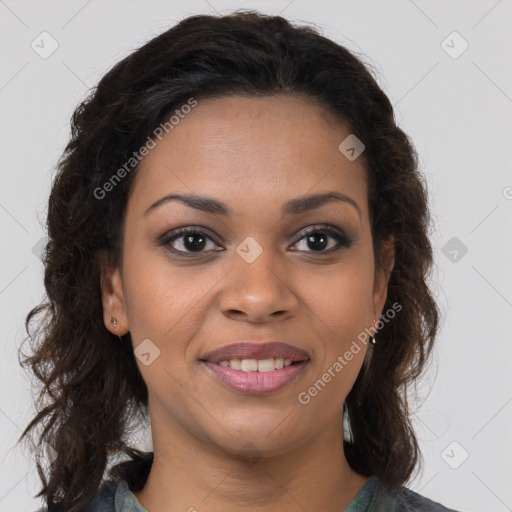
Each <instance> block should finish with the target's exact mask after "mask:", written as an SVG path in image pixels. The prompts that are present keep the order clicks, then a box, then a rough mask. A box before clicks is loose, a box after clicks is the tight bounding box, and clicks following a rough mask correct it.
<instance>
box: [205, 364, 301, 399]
mask: <svg viewBox="0 0 512 512" xmlns="http://www.w3.org/2000/svg"><path fill="white" fill-rule="evenodd" d="M203 364H204V365H205V367H206V368H207V369H208V370H209V373H210V374H211V375H213V376H215V377H216V378H218V379H219V380H220V381H221V382H222V383H224V384H226V385H227V386H228V387H230V388H231V389H234V390H235V391H240V392H242V393H245V394H247V395H265V394H268V393H272V392H274V391H279V390H280V389H281V388H283V387H284V386H286V385H287V384H288V383H290V382H292V381H293V380H296V379H297V378H298V377H299V375H300V374H301V373H302V372H303V370H304V368H305V367H306V366H307V364H308V361H301V362H297V363H294V364H292V365H291V366H285V367H284V368H281V369H280V370H273V371H271V372H264V373H260V372H244V371H242V370H234V369H233V368H229V367H225V366H221V365H220V364H217V363H211V362H209V361H203Z"/></svg>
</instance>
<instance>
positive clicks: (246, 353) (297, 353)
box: [200, 340, 309, 363]
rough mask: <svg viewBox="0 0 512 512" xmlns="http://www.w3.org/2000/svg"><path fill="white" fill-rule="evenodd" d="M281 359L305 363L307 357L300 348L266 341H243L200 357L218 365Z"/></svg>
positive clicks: (279, 342)
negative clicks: (241, 360)
mask: <svg viewBox="0 0 512 512" xmlns="http://www.w3.org/2000/svg"><path fill="white" fill-rule="evenodd" d="M270 358H274V359H276V358H283V359H291V360H292V361H307V360H309V356H308V354H307V352H306V351H305V350H303V349H301V348H298V347H295V346H293V345H289V344H288V343H283V342H281V341H268V342H265V343H261V342H257V341H251V340H244V341H239V342H236V343H232V344H230V345H224V346H223V347H220V348H217V349H215V350H212V351H210V352H207V353H206V354H204V355H203V356H201V357H200V359H201V360H203V361H209V362H211V363H219V362H221V361H229V360H230V359H270Z"/></svg>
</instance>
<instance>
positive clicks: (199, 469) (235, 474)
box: [135, 412, 367, 512]
mask: <svg viewBox="0 0 512 512" xmlns="http://www.w3.org/2000/svg"><path fill="white" fill-rule="evenodd" d="M152 425H153V423H152ZM152 428H154V429H155V428H156V427H154V426H152ZM166 432H167V435H166V437H167V439H168V440H169V442H165V438H164V437H162V436H160V435H158V434H161V433H163V432H154V433H153V439H154V440H155V439H158V440H159V442H158V443H155V442H154V461H153V465H152V467H151V471H150V474H149V476H148V479H147V482H146V484H145V486H144V488H143V489H142V490H141V491H139V492H136V493H135V496H136V498H137V500H138V501H139V503H140V504H141V505H142V506H143V507H144V508H145V509H146V510H148V511H149V512H164V511H165V512H168V511H169V510H187V511H191V512H194V510H197V511H198V512H200V511H201V510H205V509H206V510H209V511H212V512H221V511H222V512H231V511H235V510H237V511H238V510H240V509H241V508H242V507H243V508H244V509H245V510H248V511H258V512H270V511H275V510H282V509H284V510H287V511H290V512H304V510H323V511H326V512H331V511H332V512H339V511H340V510H343V509H344V508H345V507H346V506H348V504H349V503H350V502H351V501H352V500H353V499H354V497H355V496H356V494H357V493H358V492H359V490H360V489H361V487H362V486H363V485H364V483H365V482H366V480H367V477H364V476H362V475H359V474H357V473H355V472H354V471H353V470H352V469H351V468H350V466H349V464H348V463H347V461H346V458H345V455H344V452H343V436H342V433H343V417H342V415H341V412H340V414H339V415H337V416H336V417H335V418H333V420H332V422H330V423H329V424H328V425H327V426H326V428H325V429H324V431H323V432H320V433H319V434H318V435H317V436H316V437H315V438H314V439H312V440H310V441H309V442H307V443H305V444H302V445H301V446H300V447H299V448H297V449H296V450H292V451H289V452H287V453H283V454H280V455H277V456H272V457H265V456H261V455H260V454H259V453H257V452H254V453H252V454H250V453H249V452H248V455H247V456H245V457H242V456H240V455H238V454H237V455H233V454H228V453H226V451H225V450H222V449H220V448H217V447H215V446H213V444H212V443H206V442H205V441H204V440H201V439H199V438H198V437H197V436H194V435H193V434H191V433H190V432H183V431H182V432H179V434H180V435H179V436H176V434H178V432H173V435H171V436H170V435H169V430H168V425H166ZM155 434H157V435H155ZM178 438H179V442H178V441H177V439H178Z"/></svg>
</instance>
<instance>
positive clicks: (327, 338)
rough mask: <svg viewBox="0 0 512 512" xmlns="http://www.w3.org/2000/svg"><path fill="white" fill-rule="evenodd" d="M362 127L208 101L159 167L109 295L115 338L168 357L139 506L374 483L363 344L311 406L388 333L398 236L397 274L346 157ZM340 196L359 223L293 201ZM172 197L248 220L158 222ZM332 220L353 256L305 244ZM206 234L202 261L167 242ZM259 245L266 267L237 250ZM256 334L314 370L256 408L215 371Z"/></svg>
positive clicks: (298, 501) (129, 216)
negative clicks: (367, 340) (360, 398)
mask: <svg viewBox="0 0 512 512" xmlns="http://www.w3.org/2000/svg"><path fill="white" fill-rule="evenodd" d="M350 133H351V132H350V128H349V127H348V126H347V125H345V124H342V123H340V122H339V121H337V120H335V119H333V118H331V117H330V116H329V115H328V114H327V113H326V112H325V111H324V110H323V109H322V108H321V107H320V106H318V105H315V104H313V103H311V101H309V102H308V103H306V102H305V101H304V100H303V99H301V98H299V97H294V96H274V97H267V98H259V99H255V98H242V97H225V98H220V99H209V100H204V101H200V102H199V103H198V105H197V106H196V107H195V108H194V109H193V110H192V111H191V112H190V113H189V114H188V115H187V116H186V117H185V118H184V119H183V120H181V121H180V123H179V125H177V126H176V127H175V128H174V129H173V131H171V132H170V133H169V134H167V135H165V136H164V138H163V139H162V141H160V142H158V143H157V145H156V147H155V148H154V149H152V150H151V151H150V152H149V154H148V155H147V156H146V157H145V158H144V160H143V161H142V163H141V165H140V167H139V169H138V171H137V172H138V174H137V176H136V179H135V181H134V183H133V188H132V191H131V194H130V197H129V201H128V207H127V212H126V219H125V221H126V222H125V229H124V240H123V258H122V265H120V266H119V268H114V269H104V272H103V275H102V300H103V308H104V322H105V326H106V327H107V328H108V329H109V330H110V331H111V332H112V333H114V334H116V335H121V334H125V333H127V332H128V331H129V332H130V333H131V337H132V341H133V346H134V348H136V347H137V346H138V345H139V344H140V343H141V342H142V341H143V340H145V339H150V340H151V342H152V343H153V344H154V346H156V347H158V349H159V350H160V355H159V356H158V357H156V359H154V360H153V361H152V362H151V364H150V365H148V366H146V365H144V364H142V363H141V361H139V360H138V359H137V364H138V366H139V368H140V371H141V374H142V376H143V378H144V381H145V382H146V385H147V387H148V391H149V413H150V420H151V429H152V436H153V446H154V453H155V459H154V463H153V467H152V470H151V472H150V475H149V477H148V480H147V482H146V485H145V487H144V488H143V489H142V490H141V491H140V492H137V493H135V495H136V497H137V499H138V501H139V502H140V504H141V505H142V506H143V507H144V508H146V509H147V510H148V511H150V512H164V511H165V512H168V511H169V510H189V509H191V508H192V507H193V508H195V509H196V510H198V511H199V512H200V511H202V510H208V511H219V512H220V511H223V512H226V511H227V512H229V511H234V510H240V509H241V507H244V509H245V510H254V511H256V510H257V511H260V512H264V511H275V510H287V511H292V512H295V511H301V512H303V511H304V510H323V511H327V512H329V511H333V512H334V511H339V510H342V509H343V508H344V507H346V506H347V505H348V504H349V503H350V502H351V501H352V500H353V499H354V497H355V496H356V494H357V493H358V491H359V490H360V489H361V487H362V486H363V485H364V483H365V482H366V480H367V477H365V476H362V475H359V474H357V473H356V472H354V471H353V470H352V469H351V467H350V466H349V465H348V463H347V461H346V458H345V455H344V452H343V444H342V441H343V434H342V433H343V417H342V404H343V402H344V400H345V398H346V396H347V394H348V392H349V391H350V389H351V388H352V386H353V384H354V381H355V380H356V377H357V375H358V373H359V371H360V368H361V365H362V362H363V359H364V355H365V353H366V350H367V346H366V345H365V344H363V343H360V346H361V349H362V350H361V351H360V352H359V353H358V354H356V355H354V357H353V359H352V360H351V361H350V362H349V363H348V364H347V365H346V366H344V368H343V370H342V371H341V372H339V373H338V374H336V377H334V378H332V380H331V382H329V383H328V384H327V385H326V386H325V387H324V388H323V389H322V390H321V392H319V393H318V394H317V395H316V396H315V397H313V398H311V401H310V402H309V403H308V404H307V405H303V404H301V403H300V402H299V400H298V398H297V397H298V394H299V393H300V392H303V391H307V390H308V388H310V387H311V386H312V384H313V383H314V382H315V381H316V380H317V379H319V378H320V377H321V376H322V374H323V373H324V372H325V371H327V369H328V368H329V367H332V365H333V363H334V362H335V361H336V360H337V357H338V356H339V355H343V354H344V353H345V352H346V351H347V350H348V349H349V347H350V346H351V343H352V341H353V340H356V339H357V336H358V335H359V334H360V333H361V332H362V331H364V329H365V328H370V327H372V326H373V325H375V321H378V319H379V316H380V315H381V314H382V312H383V307H384V303H385V300H386V294H387V283H388V277H389V272H390V271H391V269H392V267H393V257H394V253H393V244H392V240H388V241H387V243H386V244H384V245H383V249H382V256H383V261H384V262H385V268H379V269H378V270H377V272H375V261H374V257H373V246H372V238H371V232H370V222H369V216H368V215H369V214H368V199H367V194H368V190H367V182H366V179H367V178H366V169H365V162H364V158H363V157H359V158H357V159H356V160H355V161H349V160H348V159H347V158H346V157H345V156H344V155H343V154H342V153H341V152H340V151H339V150H338V145H339V144H340V142H341V141H343V140H344V139H345V138H346V137H347V136H348V135H349V134H350ZM326 191H337V192H340V193H343V194H346V195H348V196H349V197H350V198H352V199H353V201H355V202H356V204H357V205H358V207H359V210H360V212H358V211H357V210H356V208H355V207H354V206H352V205H351V204H349V203H348V202H342V201H329V202H327V203H325V204H324V205H322V206H321V207H320V208H318V209H315V210H312V211H309V212H305V213H301V214H294V215H283V214H282V213H281V206H282V204H283V203H285V202H286V201H287V200H290V199H294V198H298V197H300V196H304V195H306V194H314V193H320V192H326ZM169 193H180V194H197V195H201V196H209V197H213V198H215V199H217V200H219V201H222V202H223V203H225V204H226V205H227V206H228V207H229V208H230V209H231V210H232V211H233V214H232V215H231V216H230V217H222V216H220V215H215V214H211V213H205V212H201V211H199V210H196V209H194V208H192V207H189V206H186V205H185V204H182V203H181V202H178V201H169V202H166V203H164V204H162V205H160V206H159V207H156V208H154V209H153V210H151V212H150V213H148V214H147V215H145V214H144V212H145V211H146V210H147V209H148V207H149V206H150V205H151V204H153V203H154V202H155V201H157V200H158V199H160V198H162V197H163V196H165V195H167V194H169ZM317 224H320V225H322V224H329V225H332V226H335V227H337V228H339V229H340V230H342V231H343V232H345V233H346V235H347V236H348V237H349V238H350V239H351V245H350V247H343V246H342V247H341V248H339V249H338V250H336V251H332V252H330V253H329V252H328V250H329V249H330V248H331V247H336V246H338V242H337V241H336V239H334V238H332V237H331V236H330V235H329V238H328V246H327V247H325V248H320V249H317V248H316V247H317V246H315V244H313V245H312V244H308V242H307V240H308V239H307V238H305V237H304V234H302V237H301V236H299V232H300V231H301V230H302V229H303V228H309V227H311V228H312V230H313V231H315V230H314V229H313V227H315V225H317ZM189 226H197V227H201V228H203V229H204V228H206V230H207V231H208V233H207V234H209V233H211V235H213V236H212V237H211V239H208V238H206V242H205V245H204V246H203V248H202V249H201V250H202V251H203V252H193V246H192V250H191V245H190V244H189V245H185V242H184V238H183V237H182V238H179V239H176V240H174V242H169V245H168V246H167V247H165V246H159V245H158V239H159V238H160V237H161V236H162V235H164V234H165V233H168V232H170V231H171V230H174V229H176V228H179V227H189ZM318 231H321V229H320V230H316V232H317V233H318ZM248 236H250V237H253V238H254V239H255V240H256V241H257V242H258V243H259V244H260V246H261V247H262V249H263V252H262V254H261V255H260V256H259V257H258V258H256V260H255V261H253V262H252V263H247V262H246V261H245V260H244V259H242V258H241V257H240V256H239V255H238V253H237V252H236V248H237V246H239V245H240V244H241V242H242V241H244V239H245V238H246V237H248ZM317 240H318V239H317ZM196 241H197V239H196ZM199 241H201V240H199ZM317 244H318V242H317ZM169 247H173V248H175V249H177V250H182V251H185V252H187V250H188V254H191V257H186V256H181V257H180V256H178V255H175V254H173V253H172V252H171V250H170V249H169ZM216 248H222V249H223V250H221V251H219V252H216V251H215V249H216ZM322 251H323V252H322ZM110 316H112V317H115V318H116V319H117V326H115V327H114V326H113V325H112V324H111V322H110ZM243 339H252V340H257V341H267V340H280V341H284V342H287V343H289V344H291V345H295V346H298V347H300V348H302V349H304V350H306V352H307V353H308V354H309V356H310V361H309V363H308V364H307V366H306V368H305V370H304V371H303V372H302V374H301V375H300V376H299V377H298V378H297V379H296V380H294V381H292V382H290V383H288V384H287V385H286V386H285V387H284V388H282V389H281V390H278V391H276V392H272V393H271V394H269V395H264V396H248V395H246V394H243V393H241V392H237V391H234V390H232V389H230V388H228V387H226V386H225V385H224V384H222V383H221V382H220V381H219V380H217V379H216V378H214V377H212V376H211V375H210V374H209V372H208V371H206V369H205V368H204V365H202V364H201V363H200V362H199V361H198V359H199V357H200V355H202V354H204V353H205V352H206V351H209V350H213V349H215V348H218V347H221V346H224V345H227V344H229V343H233V342H235V341H238V340H243ZM193 508H192V510H193Z"/></svg>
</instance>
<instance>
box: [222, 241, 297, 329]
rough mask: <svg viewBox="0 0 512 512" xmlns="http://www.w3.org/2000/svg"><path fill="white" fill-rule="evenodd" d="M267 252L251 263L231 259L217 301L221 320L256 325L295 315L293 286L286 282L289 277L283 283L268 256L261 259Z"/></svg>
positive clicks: (280, 268) (281, 268)
mask: <svg viewBox="0 0 512 512" xmlns="http://www.w3.org/2000/svg"><path fill="white" fill-rule="evenodd" d="M269 252H270V251H269ZM269 252H267V251H263V253H262V254H261V255H260V256H259V257H258V258H257V259H256V260H255V261H253V262H252V263H247V262H246V261H244V260H243V259H242V258H240V257H239V256H238V255H235V256H234V263H233V268H232V270H231V272H229V273H228V274H227V276H226V279H225V281H224V283H225V284H224V286H225V288H224V290H223V293H222V296H221V299H220V308H221V311H222V313H223V314H224V315H225V316H227V317H229V318H230V319H233V320H239V321H240V320H242V321H245V322H248V323H255V324H256V323H267V322H273V321H282V320H284V319H286V318H289V317H291V316H294V315H295V314H296V313H297V310H298V299H297V296H296V295H295V293H294V292H293V283H290V282H289V277H288V279H285V277H286V276H285V272H284V271H283V265H279V266H278V265H276V264H275V262H272V261H271V256H270V255H269V257H267V255H265V253H267V254H269ZM288 276H289V274H288Z"/></svg>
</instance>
